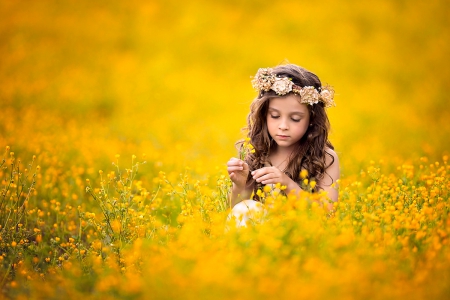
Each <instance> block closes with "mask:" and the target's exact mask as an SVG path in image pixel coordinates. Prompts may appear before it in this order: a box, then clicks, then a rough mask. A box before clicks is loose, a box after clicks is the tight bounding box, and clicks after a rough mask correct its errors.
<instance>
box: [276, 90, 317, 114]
mask: <svg viewBox="0 0 450 300" xmlns="http://www.w3.org/2000/svg"><path fill="white" fill-rule="evenodd" d="M269 110H277V111H281V112H301V113H305V114H306V113H308V112H309V110H308V106H307V104H304V103H300V96H297V95H293V94H291V95H288V96H287V97H276V98H272V99H270V100H269Z"/></svg>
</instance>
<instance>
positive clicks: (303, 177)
mask: <svg viewBox="0 0 450 300" xmlns="http://www.w3.org/2000/svg"><path fill="white" fill-rule="evenodd" d="M306 177H308V171H307V170H305V169H303V170H302V171H301V172H300V178H301V179H305V178H306Z"/></svg>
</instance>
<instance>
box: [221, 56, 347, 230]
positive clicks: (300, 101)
mask: <svg viewBox="0 0 450 300" xmlns="http://www.w3.org/2000/svg"><path fill="white" fill-rule="evenodd" d="M252 85H253V87H254V88H255V89H256V90H257V91H258V96H257V97H256V99H254V100H253V102H252V103H251V105H250V113H249V114H248V117H247V127H246V128H244V129H245V130H246V131H247V132H248V134H247V143H250V144H251V145H253V147H254V150H252V151H250V152H249V153H246V155H245V158H244V159H243V160H241V159H239V158H231V159H230V160H229V161H228V163H227V167H228V174H229V176H230V179H231V181H232V182H233V187H232V190H231V194H230V198H231V199H230V200H231V207H232V208H233V211H232V214H234V215H235V216H236V217H239V216H241V218H242V216H243V215H244V220H243V222H244V225H245V212H247V211H248V210H252V209H254V208H255V207H256V209H258V208H257V207H261V206H260V205H259V203H258V202H255V201H254V200H248V199H249V198H250V196H251V195H252V194H253V195H255V196H254V197H255V198H254V199H255V200H258V197H257V196H256V192H257V189H258V188H261V187H262V186H263V185H266V184H276V183H280V184H281V185H283V186H286V189H285V190H284V192H285V193H286V194H289V193H291V192H293V191H295V192H297V193H299V192H300V191H301V190H302V189H301V187H300V186H301V182H302V181H303V179H302V178H301V177H300V172H302V174H307V176H308V177H307V178H308V179H309V181H310V182H311V181H315V182H316V186H315V187H314V191H319V190H324V191H326V192H327V193H328V197H329V198H330V199H331V200H332V201H337V198H338V191H337V189H336V188H335V187H334V185H333V183H335V182H336V181H337V179H338V178H339V161H338V157H337V155H336V152H334V150H333V149H334V147H333V146H332V144H331V143H330V141H329V140H328V131H329V129H330V124H329V121H328V117H327V114H326V111H325V108H328V107H331V106H334V102H333V96H334V91H333V89H331V88H330V87H323V86H322V84H321V82H320V80H319V78H318V77H317V76H316V75H315V74H313V73H311V72H310V71H308V70H306V69H304V68H301V67H299V66H297V65H293V64H287V65H280V66H277V67H275V68H265V69H259V70H258V72H257V74H256V76H255V77H254V78H253V80H252ZM238 144H240V145H241V148H242V147H243V141H240V142H238ZM259 209H261V208H259Z"/></svg>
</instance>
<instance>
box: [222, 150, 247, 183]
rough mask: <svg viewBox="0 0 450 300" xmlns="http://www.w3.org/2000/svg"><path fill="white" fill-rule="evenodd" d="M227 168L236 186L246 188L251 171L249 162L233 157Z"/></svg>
mask: <svg viewBox="0 0 450 300" xmlns="http://www.w3.org/2000/svg"><path fill="white" fill-rule="evenodd" d="M227 170H228V175H229V176H230V179H231V181H233V183H234V184H235V185H236V187H238V188H242V189H243V188H245V184H246V183H247V177H248V172H249V168H248V164H247V163H246V162H244V161H243V160H240V159H237V158H235V157H232V158H231V159H230V160H229V161H228V162H227Z"/></svg>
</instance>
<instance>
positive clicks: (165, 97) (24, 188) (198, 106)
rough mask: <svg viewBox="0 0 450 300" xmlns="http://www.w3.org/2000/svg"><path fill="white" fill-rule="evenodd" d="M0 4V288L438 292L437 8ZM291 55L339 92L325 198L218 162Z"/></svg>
mask: <svg viewBox="0 0 450 300" xmlns="http://www.w3.org/2000/svg"><path fill="white" fill-rule="evenodd" d="M180 3H181V2H178V1H174V0H169V1H138V0H131V1H127V2H124V3H119V2H117V3H112V2H107V1H96V2H95V3H94V2H92V1H76V2H75V1H67V2H65V3H63V2H60V1H54V0H44V1H35V2H25V1H2V2H1V3H0V36H1V38H2V43H1V45H0V166H1V168H0V180H1V187H0V190H1V194H0V299H1V298H5V299H79V298H81V297H84V298H88V299H116V298H124V299H178V298H181V299H202V298H206V299H280V298H281V299H297V298H301V299H303V298H304V299H329V298H332V297H333V298H337V299H365V298H370V299H404V298H407V299H448V295H450V251H449V248H450V245H449V235H450V218H449V216H448V214H449V210H450V194H449V193H450V176H449V173H450V163H449V156H450V154H449V150H450V144H449V140H448V136H449V133H450V125H449V124H450V123H449V122H448V119H449V117H450V110H449V109H448V105H447V95H446V94H445V92H446V90H447V87H448V83H449V80H450V73H449V71H448V68H447V67H446V66H445V63H444V62H445V61H446V60H447V57H448V55H449V54H450V46H449V43H448V42H447V40H448V38H449V29H448V28H450V26H449V25H450V24H449V20H448V18H447V15H446V13H445V12H446V10H445V9H444V8H443V7H445V6H444V5H445V2H444V1H427V2H426V3H422V2H421V1H412V2H408V4H406V3H403V2H402V1H379V2H377V5H376V6H375V5H374V6H368V5H367V3H359V2H357V1H344V2H339V3H338V2H334V1H325V2H323V3H318V4H316V3H314V4H312V3H308V2H300V1H284V2H282V3H279V2H267V1H265V2H264V1H205V0H194V1H189V2H188V3H187V2H186V3H182V4H180ZM285 60H289V61H290V62H292V63H295V64H299V65H301V66H304V67H306V68H307V69H310V70H311V71H313V72H315V73H316V74H318V76H319V77H320V78H321V80H322V81H323V83H328V84H330V85H332V86H333V88H334V89H335V90H336V97H335V101H336V103H337V106H336V107H333V108H330V109H329V110H328V113H329V118H330V122H331V126H332V132H331V136H330V139H331V142H332V143H333V145H334V146H335V148H336V152H337V154H338V155H339V159H340V163H341V179H340V182H339V201H338V202H337V203H335V204H334V213H332V214H329V213H328V212H326V211H324V209H323V208H322V206H321V205H320V204H321V202H322V201H326V200H325V198H324V197H321V196H320V195H317V194H309V193H307V192H305V193H304V194H302V195H301V196H300V197H294V196H292V195H287V196H283V195H281V194H279V193H277V192H276V191H271V190H270V189H266V190H265V191H264V192H265V195H263V196H264V197H263V198H264V199H265V202H266V203H268V204H270V205H266V206H267V214H266V215H264V216H262V215H261V216H257V218H255V219H254V220H253V222H252V223H251V224H249V226H248V227H245V228H240V229H236V228H235V227H233V226H232V221H231V222H230V221H227V215H228V213H229V211H230V208H229V203H228V200H227V192H228V189H229V187H230V182H229V179H228V177H227V174H226V166H225V163H226V161H227V160H228V159H229V158H230V157H232V156H236V157H238V156H239V155H240V154H239V153H238V151H237V150H236V149H235V147H234V143H235V142H236V141H237V140H238V139H240V138H243V137H244V136H243V134H242V133H241V131H240V129H241V128H242V127H243V126H244V125H245V118H246V115H247V113H248V109H249V105H250V102H251V100H252V99H253V97H254V96H255V92H254V91H253V90H252V87H251V82H250V81H251V79H250V76H253V75H254V74H255V73H256V71H257V69H258V68H260V67H270V66H274V65H277V64H279V63H282V62H283V61H285Z"/></svg>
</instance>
